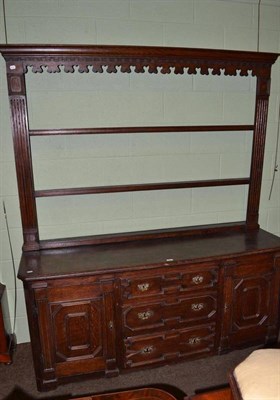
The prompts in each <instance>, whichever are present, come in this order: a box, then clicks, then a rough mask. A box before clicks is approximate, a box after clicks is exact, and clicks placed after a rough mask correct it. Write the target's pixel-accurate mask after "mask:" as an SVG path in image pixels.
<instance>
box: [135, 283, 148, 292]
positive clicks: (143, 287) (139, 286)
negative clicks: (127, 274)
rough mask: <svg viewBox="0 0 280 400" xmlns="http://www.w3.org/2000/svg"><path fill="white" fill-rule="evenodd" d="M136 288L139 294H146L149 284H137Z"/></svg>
mask: <svg viewBox="0 0 280 400" xmlns="http://www.w3.org/2000/svg"><path fill="white" fill-rule="evenodd" d="M137 287H138V289H139V290H140V292H146V291H147V290H148V289H149V287H150V284H149V283H139V285H137Z"/></svg>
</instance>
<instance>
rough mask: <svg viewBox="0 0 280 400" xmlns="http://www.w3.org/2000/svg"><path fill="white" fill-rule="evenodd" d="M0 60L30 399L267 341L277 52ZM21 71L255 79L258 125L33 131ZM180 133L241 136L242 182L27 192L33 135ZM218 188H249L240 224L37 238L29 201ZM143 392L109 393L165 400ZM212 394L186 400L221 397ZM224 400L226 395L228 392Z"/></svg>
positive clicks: (25, 53)
mask: <svg viewBox="0 0 280 400" xmlns="http://www.w3.org/2000/svg"><path fill="white" fill-rule="evenodd" d="M0 51H1V53H2V55H3V56H4V58H5V60H6V66H7V79H8V88H9V96H10V104H11V111H12V128H13V139H14V149H15V158H16V169H17V179H18V189H19V199H20V208H21V217H22V226H23V235H24V245H23V250H24V251H23V254H22V258H21V262H20V267H19V273H18V277H19V278H20V279H21V280H22V281H23V285H24V290H25V300H26V307H27V314H28V321H29V328H30V336H31V343H32V351H33V360H34V367H35V368H34V369H35V373H36V381H37V386H38V389H39V390H50V389H55V388H56V387H57V385H59V384H60V383H64V382H69V381H73V379H80V378H81V377H96V376H101V375H105V376H108V377H110V376H115V375H117V374H119V373H123V372H129V371H135V370H139V369H142V368H150V367H153V366H159V365H165V364H166V363H175V362H180V361H184V360H190V359H194V358H199V357H206V356H210V355H213V354H222V353H223V352H227V351H231V350H233V349H237V348H241V347H246V346H251V345H253V344H254V345H264V344H273V343H275V342H276V341H277V337H278V333H279V325H280V321H279V319H280V318H279V297H280V238H278V237H276V236H274V235H272V234H269V233H267V232H265V231H263V230H261V229H259V224H258V213H259V200H260V186H261V180H262V168H263V158H264V145H265V133H266V123H267V113H268V99H269V90H270V74H271V66H272V64H273V63H274V62H275V60H276V59H277V56H278V55H277V54H273V53H260V52H245V51H229V50H208V49H184V48H165V47H141V46H87V45H84V46H77V45H70V46H62V45H57V46H55V45H7V46H0ZM29 67H30V68H29ZM29 69H31V71H33V72H39V73H42V72H43V71H45V70H46V71H47V72H50V73H53V72H60V71H63V70H64V71H65V72H74V71H75V70H76V69H77V70H78V71H79V72H86V73H87V72H95V73H103V72H106V73H111V72H114V73H116V72H117V71H119V72H120V73H130V72H132V71H135V72H136V73H141V72H145V71H146V72H147V73H163V74H169V73H175V74H183V73H188V74H196V73H197V72H198V71H199V72H200V73H201V74H206V75H208V74H212V75H220V74H221V73H224V74H225V75H232V76H236V75H240V76H247V75H248V74H252V75H253V76H257V92H256V108H255V120H254V124H253V125H240V124H238V121H236V125H210V126H201V125H199V126H162V127H161V126H154V127H149V126H146V127H136V126H131V127H104V128H101V127H99V128H98V127H93V128H79V129H76V128H69V129H39V130H30V129H29V124H28V109H27V102H26V88H25V74H26V73H27V71H28V70H29ZM179 131H181V132H185V133H188V132H209V133H210V132H214V131H224V132H225V133H226V132H229V131H252V132H253V149H252V162H251V170H250V176H249V177H245V178H240V177H239V178H231V179H212V180H204V181H183V182H153V183H144V184H134V183H131V184H127V185H112V186H98V187H77V188H56V189H41V190H35V188H34V182H33V170H32V154H31V146H30V138H31V137H35V136H46V135H49V136H51V135H85V134H86V135H88V134H123V133H124V134H134V133H140V134H141V133H151V134H160V133H170V134H172V133H173V132H179ZM34 140H35V139H34ZM229 185H248V186H249V195H248V204H247V215H246V221H241V222H230V223H223V224H214V225H202V226H193V227H175V228H166V229H160V230H149V231H140V232H139V231H137V232H124V233H116V234H106V235H94V236H83V237H76V238H57V239H53V240H45V241H42V240H40V239H39V234H38V221H37V211H36V197H50V196H67V195H73V194H74V195H81V194H92V195H95V194H99V193H114V192H126V191H127V192H129V191H139V190H163V189H164V190H166V189H180V188H193V187H207V186H212V187H215V186H229ZM0 344H1V343H0ZM151 390H152V389H144V392H141V391H139V392H137V393H136V392H135V391H133V392H127V394H126V395H125V394H124V395H123V394H117V397H119V398H125V399H126V398H133V399H134V398H142V397H143V398H147V397H148V398H152V399H161V400H172V399H170V395H165V394H160V393H158V392H153V391H152V392H151ZM220 395H221V392H219V393H216V397H213V396H212V397H211V394H209V396H210V397H205V396H206V394H205V395H199V396H200V397H197V399H203V398H205V399H206V398H207V399H208V398H209V399H210V398H213V399H214V398H217V399H218V398H223V397H219V396H220ZM222 395H225V398H230V393H229V392H228V391H224V392H223V394H222ZM102 396H103V395H101V397H102ZM104 396H106V395H104ZM203 396H204V397H203ZM94 397H96V396H93V397H92V398H94ZM100 400H101V399H100Z"/></svg>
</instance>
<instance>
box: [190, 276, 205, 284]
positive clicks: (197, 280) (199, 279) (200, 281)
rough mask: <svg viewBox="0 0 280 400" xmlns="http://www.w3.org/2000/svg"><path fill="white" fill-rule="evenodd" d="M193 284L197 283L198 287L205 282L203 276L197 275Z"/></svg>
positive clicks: (193, 279)
mask: <svg viewBox="0 0 280 400" xmlns="http://www.w3.org/2000/svg"><path fill="white" fill-rule="evenodd" d="M192 282H193V283H195V284H196V285H199V284H200V283H202V282H203V276H202V275H196V276H194V277H193V278H192Z"/></svg>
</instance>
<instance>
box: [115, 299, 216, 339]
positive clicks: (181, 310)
mask: <svg viewBox="0 0 280 400" xmlns="http://www.w3.org/2000/svg"><path fill="white" fill-rule="evenodd" d="M216 311H217V299H216V293H213V294H207V295H204V296H192V297H187V298H186V297H184V298H181V299H178V298H177V297H176V298H175V297H174V298H171V299H169V298H168V299H165V300H163V301H160V302H155V303H149V304H141V305H137V306H133V305H131V306H125V307H123V310H122V319H123V329H124V333H125V335H126V336H130V335H136V334H139V332H141V331H143V330H152V329H156V330H166V329H174V328H176V329H178V328H182V327H183V326H185V325H186V324H188V325H195V324H196V325H200V324H202V323H206V322H211V321H213V320H214V319H215V318H216Z"/></svg>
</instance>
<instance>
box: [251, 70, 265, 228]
mask: <svg viewBox="0 0 280 400" xmlns="http://www.w3.org/2000/svg"><path fill="white" fill-rule="evenodd" d="M266 74H267V76H264V77H259V76H258V78H257V93H256V108H255V129H254V137H253V149H252V161H251V173H250V185H249V194H248V206H247V220H246V222H247V228H248V229H258V227H259V224H258V220H259V204H260V193H261V182H262V171H263V160H264V148H265V136H266V125H267V114H268V101H269V92H270V71H269V70H268V71H267V73H266Z"/></svg>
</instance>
